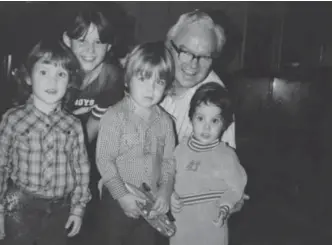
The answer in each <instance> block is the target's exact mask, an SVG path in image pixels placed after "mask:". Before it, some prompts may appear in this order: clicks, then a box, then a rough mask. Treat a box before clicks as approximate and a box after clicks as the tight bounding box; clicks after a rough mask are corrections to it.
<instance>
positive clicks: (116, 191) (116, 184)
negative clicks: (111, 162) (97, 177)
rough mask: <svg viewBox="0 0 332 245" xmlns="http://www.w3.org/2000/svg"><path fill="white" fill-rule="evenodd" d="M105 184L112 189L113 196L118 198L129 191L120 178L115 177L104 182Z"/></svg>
mask: <svg viewBox="0 0 332 245" xmlns="http://www.w3.org/2000/svg"><path fill="white" fill-rule="evenodd" d="M104 185H105V186H106V187H107V189H108V190H109V191H110V193H111V195H112V197H113V198H114V199H116V200H118V199H119V198H121V197H123V196H125V195H127V194H128V193H129V191H128V190H127V188H126V187H125V185H124V183H123V181H122V179H120V178H113V179H111V180H110V181H108V182H106V183H104Z"/></svg>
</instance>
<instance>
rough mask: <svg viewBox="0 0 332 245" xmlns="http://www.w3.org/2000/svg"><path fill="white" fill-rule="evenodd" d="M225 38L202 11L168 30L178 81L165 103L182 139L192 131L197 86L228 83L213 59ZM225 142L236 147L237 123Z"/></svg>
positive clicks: (229, 129)
mask: <svg viewBox="0 0 332 245" xmlns="http://www.w3.org/2000/svg"><path fill="white" fill-rule="evenodd" d="M225 41H226V38H225V35H224V30H223V29H222V28H221V27H220V26H219V25H217V24H215V23H214V22H213V20H212V19H211V17H210V16H209V15H207V14H206V13H204V12H201V11H199V10H195V11H193V12H190V13H185V14H183V15H181V16H180V18H179V19H178V21H177V23H176V24H175V25H174V26H172V27H171V28H170V30H169V31H168V33H167V37H166V45H167V46H168V47H169V48H170V50H171V51H172V53H173V57H174V61H175V82H174V87H173V89H172V90H171V91H170V93H169V95H167V96H166V97H165V99H164V100H163V101H162V103H161V106H162V107H163V108H164V109H165V110H166V111H167V112H168V113H170V114H171V115H172V116H173V118H174V120H175V123H176V131H177V134H178V140H179V141H181V139H182V138H183V137H184V136H189V135H190V134H191V132H192V126H191V123H190V121H189V117H188V111H189V104H190V100H191V98H192V96H193V95H194V93H195V91H196V90H197V88H198V87H199V86H201V85H202V84H204V83H207V82H216V83H219V84H221V85H222V86H225V85H224V84H223V82H222V81H221V80H220V78H219V77H218V76H217V75H216V73H215V72H214V71H213V70H212V62H213V58H215V57H217V56H218V55H219V54H220V52H221V50H222V48H223V45H224V43H225ZM222 141H224V142H226V143H228V145H229V146H231V147H233V148H235V147H236V144H235V126H234V123H232V124H231V125H230V126H229V128H228V129H227V130H226V131H225V133H224V134H223V136H222Z"/></svg>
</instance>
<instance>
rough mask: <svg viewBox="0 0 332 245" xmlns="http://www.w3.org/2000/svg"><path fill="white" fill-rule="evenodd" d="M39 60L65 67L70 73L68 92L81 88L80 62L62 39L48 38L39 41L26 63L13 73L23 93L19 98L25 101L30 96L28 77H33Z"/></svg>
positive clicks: (20, 91)
mask: <svg viewBox="0 0 332 245" xmlns="http://www.w3.org/2000/svg"><path fill="white" fill-rule="evenodd" d="M39 61H42V62H43V63H50V64H52V63H54V64H57V65H60V66H61V67H63V68H64V69H65V70H66V71H67V72H68V75H69V81H68V88H69V89H67V92H68V91H69V90H71V89H79V88H80V87H81V83H82V75H83V74H82V72H81V69H80V63H79V61H78V60H77V58H76V56H75V55H74V54H73V53H72V51H71V49H70V48H68V47H67V46H66V45H65V44H64V43H63V42H62V41H60V40H51V39H46V40H42V41H40V42H39V43H37V44H36V45H35V46H34V47H33V48H32V50H31V51H30V53H29V54H28V56H27V58H26V61H25V63H24V64H23V65H22V66H21V67H20V69H18V70H16V71H15V72H14V73H13V76H14V79H15V80H16V81H17V85H18V90H19V93H21V94H23V95H19V96H22V98H20V99H19V101H21V102H25V101H26V99H27V98H28V97H29V96H30V94H31V92H32V90H31V86H30V85H28V84H27V82H26V81H27V78H31V75H32V70H33V67H34V66H35V64H36V63H37V62H39Z"/></svg>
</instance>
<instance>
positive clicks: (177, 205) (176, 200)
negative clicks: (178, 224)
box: [171, 191, 183, 213]
mask: <svg viewBox="0 0 332 245" xmlns="http://www.w3.org/2000/svg"><path fill="white" fill-rule="evenodd" d="M171 204H172V211H173V212H175V213H178V212H180V211H181V210H182V207H183V203H182V201H181V200H180V196H179V195H178V194H177V193H176V192H175V191H174V192H173V194H172V196H171Z"/></svg>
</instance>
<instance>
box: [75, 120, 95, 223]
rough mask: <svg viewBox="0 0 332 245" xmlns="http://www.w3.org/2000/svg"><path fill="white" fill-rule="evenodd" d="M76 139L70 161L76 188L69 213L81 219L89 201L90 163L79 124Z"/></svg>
mask: <svg viewBox="0 0 332 245" xmlns="http://www.w3.org/2000/svg"><path fill="white" fill-rule="evenodd" d="M76 139H77V140H76V145H75V146H74V150H73V159H72V160H73V161H72V163H73V167H74V171H75V181H76V188H75V189H74V191H73V193H72V199H71V210H70V213H71V214H73V215H76V216H81V217H82V216H83V214H84V210H85V206H86V204H87V203H88V202H89V201H90V199H91V193H90V190H89V180H90V163H89V160H88V154H87V151H86V146H85V143H84V134H83V129H82V126H81V124H78V127H77V136H76Z"/></svg>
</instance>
